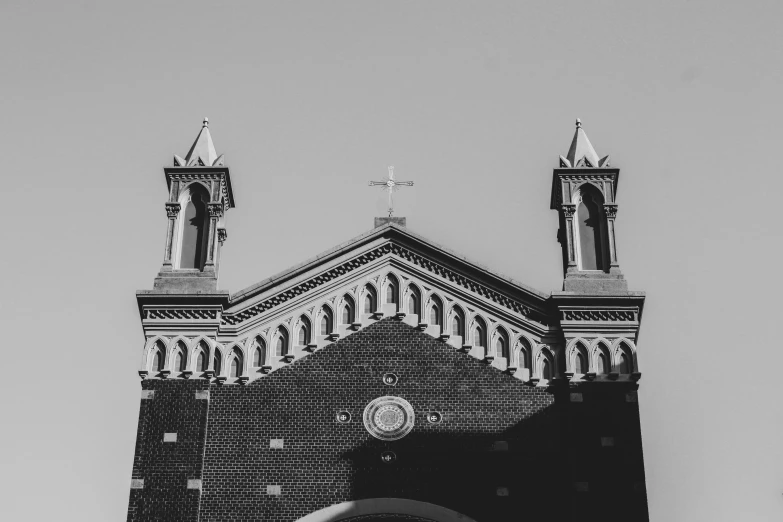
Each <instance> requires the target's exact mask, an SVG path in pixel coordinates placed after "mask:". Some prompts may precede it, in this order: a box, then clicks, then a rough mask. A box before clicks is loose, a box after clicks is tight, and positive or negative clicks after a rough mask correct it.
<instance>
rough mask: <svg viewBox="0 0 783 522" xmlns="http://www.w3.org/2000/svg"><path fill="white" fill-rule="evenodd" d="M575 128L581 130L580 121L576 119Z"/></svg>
mask: <svg viewBox="0 0 783 522" xmlns="http://www.w3.org/2000/svg"><path fill="white" fill-rule="evenodd" d="M576 128H577V129H581V128H582V120H580V119H579V118H577V119H576Z"/></svg>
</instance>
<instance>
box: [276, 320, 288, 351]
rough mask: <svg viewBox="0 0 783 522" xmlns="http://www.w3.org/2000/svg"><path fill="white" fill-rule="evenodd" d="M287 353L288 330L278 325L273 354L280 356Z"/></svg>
mask: <svg viewBox="0 0 783 522" xmlns="http://www.w3.org/2000/svg"><path fill="white" fill-rule="evenodd" d="M287 354H288V330H286V329H285V328H283V327H282V326H280V327H278V329H277V335H275V356H276V357H282V356H284V355H287Z"/></svg>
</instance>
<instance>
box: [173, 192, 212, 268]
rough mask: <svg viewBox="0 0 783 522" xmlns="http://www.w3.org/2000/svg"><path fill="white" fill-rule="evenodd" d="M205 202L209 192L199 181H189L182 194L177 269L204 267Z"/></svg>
mask: <svg viewBox="0 0 783 522" xmlns="http://www.w3.org/2000/svg"><path fill="white" fill-rule="evenodd" d="M207 203H209V194H208V193H207V191H206V189H205V188H204V186H203V185H201V184H200V183H191V184H190V185H189V186H188V187H187V189H186V190H185V191H184V193H183V194H182V197H181V199H180V204H181V205H182V210H181V212H180V215H179V223H178V232H179V233H178V237H179V240H178V241H177V264H176V267H177V268H179V269H196V270H203V269H204V263H205V262H206V259H207V244H208V243H209V241H208V240H207V234H209V213H208V212H207Z"/></svg>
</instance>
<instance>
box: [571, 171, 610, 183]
mask: <svg viewBox="0 0 783 522" xmlns="http://www.w3.org/2000/svg"><path fill="white" fill-rule="evenodd" d="M558 174H559V176H560V178H562V179H565V180H568V181H606V180H609V179H612V178H614V177H615V176H616V175H617V172H614V171H610V172H596V173H595V174H586V173H583V172H580V173H579V174H576V173H574V174H571V173H569V172H560V171H558Z"/></svg>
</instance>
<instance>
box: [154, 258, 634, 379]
mask: <svg viewBox="0 0 783 522" xmlns="http://www.w3.org/2000/svg"><path fill="white" fill-rule="evenodd" d="M390 285H391V287H392V290H391V291H390V290H389V286H390ZM368 292H373V293H374V296H375V298H376V307H375V308H376V310H375V311H374V312H373V313H370V314H366V313H363V311H364V298H365V296H366V295H367V293H368ZM411 293H416V295H417V296H418V298H419V299H420V301H419V303H418V306H419V308H420V310H421V314H420V316H418V317H417V316H416V314H412V313H409V311H408V310H407V307H408V302H409V301H408V297H409V296H410V294H411ZM347 298H350V300H351V301H352V302H351V303H349V302H347V301H348V299H347ZM390 300H391V301H392V302H388V301H390ZM438 303H440V304H441V306H442V309H440V310H437V315H438V316H439V317H438V321H436V322H439V324H436V322H433V321H432V320H431V319H432V308H433V306H436V305H437V304H438ZM346 306H352V307H353V310H352V313H353V319H354V321H353V322H351V324H345V323H344V322H343V309H344V307H346ZM327 311H328V312H327ZM324 313H330V314H331V324H332V332H329V333H328V334H327V335H322V334H321V332H320V324H321V317H322V315H323V314H324ZM460 313H461V315H462V316H463V317H464V321H465V322H464V324H463V325H462V328H463V331H464V333H465V336H464V337H465V338H464V339H463V338H462V337H460V336H455V335H451V326H452V322H451V321H452V320H453V318H454V317H455V315H457V314H460ZM392 315H396V316H397V317H399V318H400V319H401V320H402V321H403V322H406V323H408V324H409V325H410V326H413V327H416V328H419V329H420V330H421V331H423V332H425V333H427V334H429V335H431V336H433V337H436V338H440V339H442V340H444V341H446V342H448V343H449V344H451V345H452V346H454V347H455V348H457V349H465V348H469V350H467V353H468V354H469V355H471V356H473V357H475V358H477V359H481V360H485V361H487V362H488V363H489V364H491V365H492V366H493V367H495V368H497V369H499V370H501V371H507V372H508V373H510V374H512V375H514V376H515V377H516V378H518V379H520V380H523V381H529V382H533V383H539V382H540V383H542V384H546V383H547V381H548V380H549V379H548V378H552V377H554V376H556V375H558V374H560V373H561V371H560V369H559V368H558V361H557V359H558V357H557V353H558V347H557V346H555V345H553V344H552V342H553V341H552V340H551V339H545V338H544V336H542V335H541V333H540V332H535V331H531V330H532V329H531V328H530V323H529V322H528V321H526V320H525V318H524V317H519V318H516V317H514V318H512V320H509V317H508V316H506V317H500V316H496V315H493V314H491V313H490V312H489V311H487V310H482V311H478V310H476V307H475V305H473V304H471V303H469V302H467V301H465V300H463V299H461V298H459V297H457V296H456V295H454V293H452V292H449V291H448V290H446V289H443V288H437V289H436V288H434V287H433V285H432V284H431V283H427V282H424V281H421V280H419V279H416V278H413V277H412V276H410V275H409V274H407V273H403V272H401V271H399V270H397V269H396V268H394V267H388V266H386V267H383V268H381V269H379V270H377V271H376V272H374V273H372V274H371V275H368V276H366V277H364V278H363V279H362V281H361V282H357V281H355V280H354V281H350V282H348V283H347V284H346V285H343V286H341V287H339V288H337V289H334V290H332V291H331V292H330V293H329V294H327V295H325V296H321V297H320V298H319V299H317V300H308V301H307V302H305V303H303V304H302V305H300V306H298V307H297V308H294V309H290V310H286V311H285V312H283V313H282V314H281V313H280V312H279V311H277V312H275V311H273V312H272V313H270V314H267V317H266V318H261V320H260V321H259V322H258V323H257V324H256V325H254V326H253V327H252V328H251V329H250V330H248V331H247V332H243V333H242V335H241V339H238V340H237V339H220V336H218V338H217V339H216V338H214V337H208V336H205V335H195V336H192V337H187V336H183V335H176V336H170V337H167V336H161V335H156V336H150V337H148V339H147V341H146V343H145V347H144V350H143V356H142V363H141V370H140V371H139V373H140V375H141V376H142V378H152V377H158V378H189V377H191V376H194V377H213V376H214V377H215V378H218V379H219V380H221V382H226V383H244V382H248V381H252V380H255V379H258V378H261V377H263V376H264V375H265V374H268V373H270V372H273V371H275V370H277V369H278V368H281V367H284V366H286V365H287V364H289V363H291V362H292V361H294V360H296V359H299V358H302V357H306V356H307V355H309V354H310V353H312V352H313V351H315V350H318V349H321V348H323V347H325V346H326V345H327V344H330V343H331V342H334V341H336V340H337V339H340V338H343V337H345V336H347V335H351V334H352V333H354V332H356V331H358V330H361V329H362V328H364V327H366V326H369V325H370V324H372V323H374V322H376V321H377V320H379V319H381V318H383V317H387V316H392ZM513 319H516V320H513ZM304 320H306V321H307V322H308V323H309V325H308V326H309V328H310V332H309V335H310V343H308V345H307V346H305V345H300V344H298V341H299V329H300V328H301V327H302V325H303V321H304ZM477 322H480V323H483V324H484V325H486V328H487V331H486V332H484V334H483V336H484V338H485V342H484V343H483V344H484V345H485V346H479V345H475V343H474V339H473V338H472V336H473V332H474V328H475V325H476V324H477ZM281 337H282V338H283V346H282V348H283V352H284V353H282V354H277V351H278V340H279V339H280V338H281ZM499 338H503V339H504V340H507V341H508V346H507V347H506V350H507V352H508V355H509V357H507V358H506V357H502V356H499V354H498V353H497V351H496V346H497V345H496V343H497V340H498V339H499ZM257 339H258V340H261V341H262V342H263V343H264V345H265V350H263V352H264V353H263V357H264V360H263V361H261V365H260V366H255V365H254V362H255V361H254V358H255V354H254V353H253V350H254V349H255V348H254V344H255V341H256V340H257ZM575 341H576V340H572V342H571V343H569V345H568V348H570V349H571V350H573V345H574V344H575ZM602 341H603V342H605V343H608V344H611V346H612V350H613V353H614V354H615V355H616V357H615V361H616V359H617V357H619V352H618V350H620V348H619V347H620V345H621V344H622V343H625V345H626V346H628V347H631V348H630V350H632V353H633V360H634V363H633V366H634V368H636V363H635V345H634V344H633V343H632V342H631V341H630V340H628V339H624V338H621V339H615V340H614V341H612V342H611V343H610V341H607V340H605V339H603V340H602ZM591 346H592V343H591ZM178 347H179V349H182V350H184V351H185V352H186V353H185V355H184V358H185V361H186V362H185V363H184V365H185V367H186V368H187V369H186V370H185V371H181V370H180V369H179V368H175V367H174V365H175V360H174V358H175V357H176V354H175V350H177V349H178ZM160 349H163V350H164V351H165V354H164V361H165V364H164V368H163V370H160V371H159V370H158V369H157V368H154V367H153V363H154V360H155V359H154V358H155V352H156V350H160ZM199 350H205V351H207V352H208V353H207V354H206V355H205V357H206V361H207V363H206V364H207V366H208V368H207V370H203V369H202V368H198V367H197V365H198V355H199ZM569 353H570V352H569ZM234 357H236V358H237V359H238V360H240V361H241V369H240V371H239V374H238V375H237V376H236V377H234V376H231V375H230V372H231V368H232V359H233V358H234ZM617 364H619V363H617V362H614V363H613V367H614V365H617ZM546 365H548V369H547V368H545V366H546ZM568 368H570V363H568V362H567V363H566V371H568ZM218 370H219V371H218ZM545 374H548V375H545Z"/></svg>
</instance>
